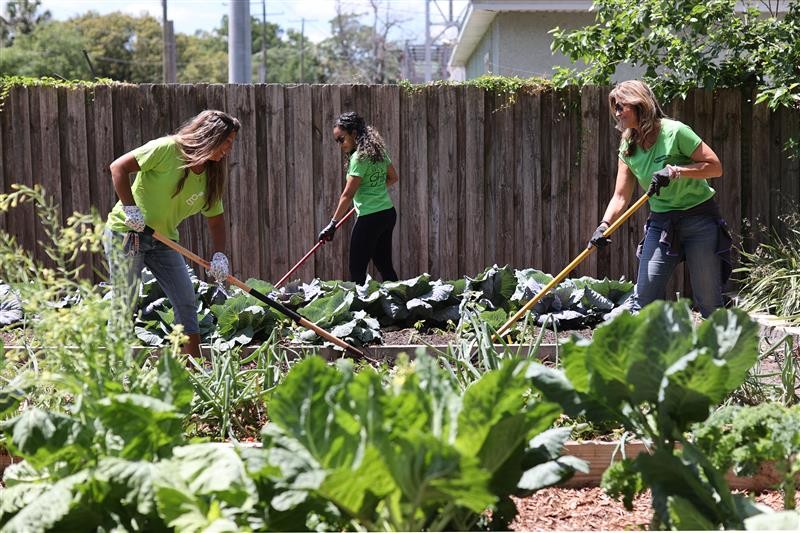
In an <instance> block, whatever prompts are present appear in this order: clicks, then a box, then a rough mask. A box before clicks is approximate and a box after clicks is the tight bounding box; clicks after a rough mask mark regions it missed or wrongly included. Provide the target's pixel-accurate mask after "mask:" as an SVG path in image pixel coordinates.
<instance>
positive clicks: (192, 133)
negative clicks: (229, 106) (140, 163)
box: [172, 109, 241, 209]
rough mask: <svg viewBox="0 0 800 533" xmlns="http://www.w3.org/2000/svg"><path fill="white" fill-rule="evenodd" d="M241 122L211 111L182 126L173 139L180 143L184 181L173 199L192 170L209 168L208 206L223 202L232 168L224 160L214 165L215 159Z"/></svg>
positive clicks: (207, 185) (227, 115) (176, 191)
mask: <svg viewBox="0 0 800 533" xmlns="http://www.w3.org/2000/svg"><path fill="white" fill-rule="evenodd" d="M239 128H241V124H240V123H239V120H238V119H236V118H234V117H232V116H230V115H229V114H227V113H224V112H222V111H217V110H215V109H207V110H206V111H203V112H202V113H200V114H199V115H197V116H196V117H194V118H192V119H190V120H189V121H187V122H186V123H184V124H183V126H181V127H180V128H179V129H178V131H177V132H175V135H173V138H174V139H175V141H176V142H177V143H178V149H179V150H180V152H181V158H182V159H183V160H184V162H185V163H184V164H183V165H182V166H181V168H183V169H184V172H183V177H182V178H181V179H180V181H178V186H177V187H176V188H175V194H173V195H172V196H173V198H174V197H175V195H177V194H178V193H179V192H181V189H183V185H184V184H185V183H186V178H188V177H189V169H190V168H191V167H193V166H197V165H205V171H206V203H205V205H203V209H208V208H209V207H211V206H212V205H214V204H215V203H216V202H217V201H218V200H219V199H220V198H222V192H223V190H224V189H225V180H226V179H227V178H228V165H227V164H226V163H225V161H224V160H221V161H212V160H210V159H209V157H211V155H213V153H214V152H215V151H216V150H217V149H218V148H219V147H220V146H222V144H223V143H225V141H226V140H227V139H228V137H229V136H230V134H231V133H233V132H235V131H239Z"/></svg>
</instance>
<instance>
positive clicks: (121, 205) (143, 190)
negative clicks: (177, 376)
mask: <svg viewBox="0 0 800 533" xmlns="http://www.w3.org/2000/svg"><path fill="white" fill-rule="evenodd" d="M239 127H240V125H239V121H238V120H237V119H235V118H234V117H232V116H230V115H228V114H226V113H223V112H222V111H215V110H207V111H203V112H202V113H200V114H199V115H197V116H196V117H194V118H192V119H191V120H189V121H188V122H186V123H185V124H184V125H183V126H181V128H180V129H179V130H178V131H177V132H176V133H175V135H169V136H166V137H161V138H158V139H155V140H152V141H150V142H148V143H147V144H145V145H143V146H140V147H139V148H136V149H134V150H132V151H130V152H128V153H126V154H124V155H122V156H120V157H119V158H117V159H116V160H115V161H114V162H113V163H111V179H112V180H113V182H114V190H115V191H116V193H117V196H118V197H119V202H117V204H116V205H115V206H114V208H113V209H112V210H111V212H110V213H109V215H108V222H107V224H106V239H105V243H106V254H107V256H108V261H109V266H110V268H111V270H112V276H114V271H115V270H117V271H119V270H118V269H119V267H120V266H123V265H120V263H119V261H118V260H117V259H116V257H115V254H114V253H113V250H114V248H115V243H116V246H120V245H122V246H123V247H124V248H125V249H126V251H127V255H126V256H125V257H126V262H125V264H124V267H125V268H126V270H127V272H126V274H127V276H126V277H127V288H128V291H127V292H128V297H129V298H130V300H129V302H130V304H131V305H132V304H133V302H134V301H135V298H134V297H135V294H136V292H134V291H135V290H136V288H137V287H138V282H139V279H140V277H141V273H142V269H143V268H144V267H145V266H146V267H147V268H149V269H150V271H151V272H152V273H153V275H154V276H155V278H156V280H157V281H158V284H159V285H160V286H161V288H162V289H163V290H164V293H166V295H167V298H169V301H170V303H172V307H173V310H174V312H175V321H176V322H177V323H179V324H182V325H183V331H184V333H185V334H186V335H188V337H189V342H188V343H187V345H186V346H184V350H185V351H186V352H187V353H189V354H191V355H194V356H199V355H200V328H199V325H198V322H197V305H196V303H195V301H196V297H195V293H194V289H193V287H192V282H191V279H190V277H189V272H188V270H187V268H186V263H185V261H184V260H183V257H181V255H180V254H179V253H178V252H176V251H174V250H172V249H171V248H169V247H167V246H166V245H165V244H163V243H162V242H160V241H157V240H156V239H154V238H153V237H152V236H151V235H147V234H145V233H141V232H142V231H144V229H145V225H147V226H150V227H151V228H153V229H154V230H156V231H157V232H159V233H160V234H162V235H165V236H167V237H169V238H170V239H172V240H176V241H177V240H178V224H179V223H180V222H181V221H183V220H184V219H185V218H187V217H189V216H191V215H194V214H196V213H202V214H203V216H205V217H206V220H207V222H208V230H209V233H210V234H211V240H212V245H213V247H214V255H213V259H212V261H211V268H210V269H209V274H211V276H212V277H214V278H215V279H216V280H217V281H219V282H221V281H224V280H225V279H226V278H227V277H228V274H229V266H228V258H227V257H226V256H225V246H226V243H225V217H224V215H223V207H222V193H223V190H224V189H225V178H226V176H227V171H228V168H227V165H226V164H225V162H224V159H225V157H226V156H227V155H228V153H229V152H230V150H231V147H232V146H233V141H234V139H235V138H236V133H237V132H238V131H239ZM134 172H135V173H136V179H135V180H134V181H133V185H131V182H130V174H132V173H134Z"/></svg>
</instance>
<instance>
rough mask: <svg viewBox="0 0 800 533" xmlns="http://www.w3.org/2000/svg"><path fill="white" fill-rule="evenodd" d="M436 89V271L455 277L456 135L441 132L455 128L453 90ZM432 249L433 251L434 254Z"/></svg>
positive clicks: (442, 276)
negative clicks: (437, 262)
mask: <svg viewBox="0 0 800 533" xmlns="http://www.w3.org/2000/svg"><path fill="white" fill-rule="evenodd" d="M443 89H445V90H441V91H438V92H439V94H438V100H439V102H438V103H439V109H438V112H439V113H438V126H437V128H438V132H439V135H437V137H438V140H439V142H438V154H437V155H436V159H437V160H438V162H439V172H438V174H436V176H437V179H436V180H435V181H436V182H438V184H439V190H438V202H437V204H438V208H439V242H438V247H437V248H436V251H435V253H436V255H437V256H438V258H439V265H440V266H439V271H438V273H437V274H436V275H437V276H438V277H441V278H443V279H452V278H456V277H458V231H457V230H458V219H457V215H458V213H457V209H458V204H457V203H456V202H457V199H458V197H457V194H458V181H457V180H458V174H457V172H458V169H457V166H456V153H457V146H456V139H457V137H456V136H455V135H452V134H450V135H446V134H444V135H443V133H444V132H454V131H455V130H456V127H457V122H456V114H455V112H456V91H455V88H454V87H443ZM433 253H434V252H432V254H433Z"/></svg>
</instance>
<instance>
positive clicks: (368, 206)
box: [347, 152, 394, 216]
mask: <svg viewBox="0 0 800 533" xmlns="http://www.w3.org/2000/svg"><path fill="white" fill-rule="evenodd" d="M391 164H392V161H391V160H390V159H389V156H388V155H384V158H383V161H378V162H373V161H370V160H369V159H367V158H359V157H358V152H354V153H353V155H351V156H350V166H349V168H348V169H347V175H348V176H358V177H359V178H361V185H359V187H358V190H357V191H356V195H355V196H354V197H353V205H354V206H355V208H356V213H357V214H358V216H362V215H369V214H372V213H377V212H378V211H385V210H386V209H391V208H392V207H394V205H393V204H392V199H391V198H389V192H388V191H387V190H386V170H387V169H388V168H389V165H391Z"/></svg>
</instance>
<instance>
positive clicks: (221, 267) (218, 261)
mask: <svg viewBox="0 0 800 533" xmlns="http://www.w3.org/2000/svg"><path fill="white" fill-rule="evenodd" d="M207 272H208V274H209V275H210V276H211V277H212V278H214V281H216V282H217V283H224V282H225V280H227V279H228V275H229V274H230V273H231V271H230V267H229V266H228V258H227V257H225V254H223V253H222V252H216V253H214V257H212V258H211V264H210V265H209V266H208V271H207Z"/></svg>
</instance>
